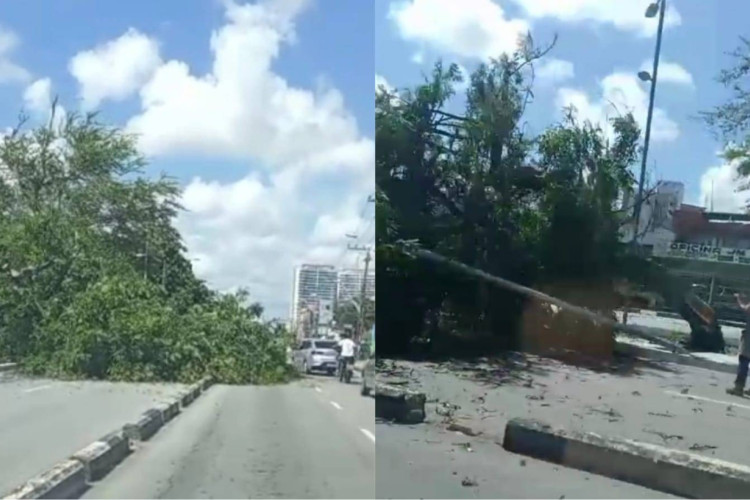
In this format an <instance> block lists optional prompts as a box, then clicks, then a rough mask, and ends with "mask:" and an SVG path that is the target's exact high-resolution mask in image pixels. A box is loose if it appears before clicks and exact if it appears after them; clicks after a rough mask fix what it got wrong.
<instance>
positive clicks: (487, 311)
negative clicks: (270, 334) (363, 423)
mask: <svg viewBox="0 0 750 500" xmlns="http://www.w3.org/2000/svg"><path fill="white" fill-rule="evenodd" d="M549 48H550V47H547V48H545V49H536V48H534V46H533V44H532V41H531V39H530V38H527V39H526V40H524V43H523V44H522V46H521V48H520V49H519V50H518V51H517V52H516V53H515V54H512V55H505V56H502V57H500V58H498V59H495V60H491V61H489V62H488V63H486V64H483V65H480V66H479V67H478V69H477V70H476V71H474V73H473V74H472V75H471V79H470V82H469V85H468V90H467V92H466V101H465V110H464V112H463V113H456V112H455V111H453V110H451V111H448V109H449V108H453V107H455V102H454V101H453V97H454V95H455V89H454V87H455V85H456V84H457V83H459V82H460V81H461V78H462V77H461V73H460V72H459V71H458V68H457V67H456V66H455V65H451V66H448V67H447V68H446V67H445V66H444V65H443V64H442V63H438V64H436V65H435V68H434V70H433V72H432V74H431V75H430V76H429V78H428V79H427V80H426V81H425V82H424V83H423V84H422V85H419V86H417V87H416V88H414V89H412V90H409V89H406V90H400V91H396V92H388V91H386V90H385V89H381V91H380V92H378V93H377V94H376V183H377V191H376V209H377V215H376V224H377V249H376V250H377V259H378V267H377V280H378V285H379V286H378V289H379V290H380V291H382V290H387V293H386V294H383V295H382V297H380V298H379V303H380V310H381V311H388V314H384V315H382V316H380V317H379V318H378V323H382V325H380V324H379V327H380V330H381V332H382V333H381V342H380V345H379V347H378V349H379V352H380V353H382V354H384V355H387V354H392V353H403V352H407V351H409V350H412V349H413V348H415V347H414V346H415V345H417V344H418V345H432V346H436V345H440V344H441V343H443V344H444V345H450V343H451V342H452V340H451V339H456V338H457V337H461V336H462V332H471V334H470V335H468V338H471V337H474V338H475V339H478V338H488V337H489V338H491V339H494V340H493V346H495V347H503V346H504V347H512V346H514V345H515V341H516V337H515V332H516V331H517V327H518V324H519V321H520V318H521V312H522V310H523V308H524V305H525V304H524V301H523V299H522V298H521V297H519V296H518V295H517V294H514V293H511V292H507V291H504V290H500V289H498V288H497V287H490V286H488V285H486V284H484V283H479V282H477V281H475V280H473V279H466V278H464V277H462V276H457V275H454V274H446V273H445V272H444V271H443V270H442V269H440V268H436V267H434V266H431V265H427V264H425V263H424V262H422V261H418V260H412V259H409V258H408V257H407V256H405V255H404V254H403V253H401V252H400V251H399V250H398V245H396V243H397V242H399V241H402V240H416V241H417V242H418V243H419V244H420V245H421V246H422V247H424V248H427V249H432V250H435V251H437V252H439V253H441V254H443V255H445V256H448V257H450V258H454V259H456V260H459V261H461V262H463V263H465V264H468V265H471V266H474V267H478V268H481V269H484V270H486V271H488V272H490V273H492V274H495V275H498V276H502V277H505V278H507V279H511V280H513V281H516V282H519V283H522V284H527V285H534V286H538V285H543V284H544V283H545V282H549V281H555V280H558V279H561V278H565V277H574V278H576V279H586V278H587V277H591V276H594V275H597V276H599V277H600V278H602V279H606V278H607V277H611V276H613V275H614V274H616V273H617V272H618V271H617V269H618V265H619V262H620V258H621V249H620V245H619V243H618V232H619V229H620V226H621V224H622V223H623V221H625V220H627V218H626V217H625V215H624V214H623V213H622V212H620V211H619V209H618V200H620V199H621V197H622V195H623V194H624V193H625V192H626V191H628V190H632V186H633V177H632V174H631V173H630V168H631V167H632V164H633V163H634V161H635V160H636V159H637V156H638V148H637V141H638V138H639V135H640V131H639V129H638V127H637V125H636V124H635V121H634V120H633V118H632V116H630V115H625V116H622V117H619V118H617V119H615V120H614V121H613V122H612V128H613V130H614V136H613V137H612V139H611V140H608V139H607V135H606V134H605V133H604V131H602V130H601V129H600V128H598V127H595V126H593V125H592V124H590V123H583V124H581V123H579V122H578V121H577V120H576V118H575V114H574V113H573V112H572V110H568V111H567V113H566V116H565V118H564V120H563V121H562V122H561V123H560V124H557V125H554V126H552V127H550V128H548V129H547V130H546V131H544V132H543V133H542V134H541V135H540V136H538V137H534V136H531V135H529V133H528V132H527V130H526V127H524V124H523V117H524V113H525V110H526V107H527V106H528V104H529V103H530V102H531V101H532V100H533V92H532V84H533V74H534V72H533V65H534V62H535V61H536V60H537V59H539V58H540V57H543V56H544V54H546V52H547V51H548V50H549ZM597 273H599V274H597ZM463 337H464V338H466V337H467V336H466V335H463ZM415 343H416V344H415Z"/></svg>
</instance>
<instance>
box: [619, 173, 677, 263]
mask: <svg viewBox="0 0 750 500" xmlns="http://www.w3.org/2000/svg"><path fill="white" fill-rule="evenodd" d="M634 196H635V195H634ZM684 196H685V186H684V185H683V184H682V183H681V182H670V181H660V182H658V183H657V185H656V189H655V192H654V193H653V194H651V195H649V196H645V197H644V198H645V199H644V200H643V203H642V204H641V215H640V217H639V220H638V242H639V243H640V244H641V245H643V246H645V247H647V248H653V247H659V246H664V245H665V244H668V243H670V242H672V241H674V239H675V233H674V230H673V228H672V220H673V216H674V214H675V213H676V212H677V211H679V210H680V209H681V207H682V205H683V203H682V200H683V198H684ZM622 206H623V208H624V209H625V210H626V211H627V213H628V214H631V213H632V212H633V210H634V208H635V200H634V199H633V198H631V197H628V196H626V197H625V199H624V200H623V203H622ZM687 207H688V206H686V208H687ZM634 222H635V221H632V222H631V223H630V224H626V225H625V226H623V228H622V232H621V234H620V236H621V241H623V242H630V241H632V239H633V226H634Z"/></svg>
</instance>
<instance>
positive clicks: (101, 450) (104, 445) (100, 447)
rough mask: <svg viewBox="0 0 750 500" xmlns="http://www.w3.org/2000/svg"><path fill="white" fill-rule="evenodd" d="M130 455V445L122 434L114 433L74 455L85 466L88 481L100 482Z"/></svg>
mask: <svg viewBox="0 0 750 500" xmlns="http://www.w3.org/2000/svg"><path fill="white" fill-rule="evenodd" d="M129 454H130V445H129V443H128V440H127V439H126V438H125V436H124V435H123V433H122V432H113V433H112V434H109V435H107V436H104V437H103V438H101V439H100V440H99V441H94V442H93V443H92V444H90V445H89V446H87V447H86V448H84V449H82V450H81V451H79V452H77V453H76V454H74V455H73V457H72V458H73V459H74V460H78V461H79V462H81V464H83V467H84V469H85V471H86V481H87V482H91V481H98V480H99V479H101V478H102V477H104V476H105V475H107V473H108V472H109V471H111V470H112V469H114V468H115V466H116V465H117V464H119V463H120V462H122V461H123V460H124V459H125V457H127V456H128V455H129Z"/></svg>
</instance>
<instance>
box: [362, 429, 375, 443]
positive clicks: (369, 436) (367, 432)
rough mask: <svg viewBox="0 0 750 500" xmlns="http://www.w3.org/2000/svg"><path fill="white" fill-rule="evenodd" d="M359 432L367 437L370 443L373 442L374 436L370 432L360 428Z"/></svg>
mask: <svg viewBox="0 0 750 500" xmlns="http://www.w3.org/2000/svg"><path fill="white" fill-rule="evenodd" d="M359 430H361V431H362V434H364V435H365V436H367V437H368V438H370V441H372V442H373V443H374V442H375V434H373V433H372V432H370V431H368V430H367V429H362V428H361V427H360V429H359Z"/></svg>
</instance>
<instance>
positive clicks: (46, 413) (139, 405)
mask: <svg viewBox="0 0 750 500" xmlns="http://www.w3.org/2000/svg"><path fill="white" fill-rule="evenodd" d="M182 387H183V386H180V385H176V384H174V385H162V384H124V383H123V384H119V383H110V382H63V381H55V380H46V379H29V378H22V377H16V376H13V375H11V374H8V373H3V374H0V496H2V495H3V494H5V493H7V492H8V491H10V490H12V489H13V488H15V487H17V486H20V485H21V484H23V483H24V482H26V481H27V480H28V479H30V478H31V477H32V476H34V475H36V474H38V473H40V472H43V471H45V470H47V469H48V468H49V467H51V466H53V465H54V464H55V463H57V462H58V461H60V460H63V459H65V458H68V457H69V456H70V455H72V454H73V453H75V452H76V451H78V450H80V449H81V448H83V447H85V446H87V445H89V444H91V443H92V442H93V441H95V440H96V439H98V438H100V437H102V436H104V435H105V434H108V433H109V432H112V431H114V430H117V429H120V428H122V426H123V425H124V424H126V423H128V422H130V421H131V420H134V419H135V418H136V417H138V415H140V414H141V413H142V412H143V411H145V410H147V409H148V408H150V407H153V406H154V405H155V404H156V403H158V402H160V401H163V400H164V399H166V398H168V397H170V396H174V395H176V394H178V392H179V391H180V390H181V389H182Z"/></svg>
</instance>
